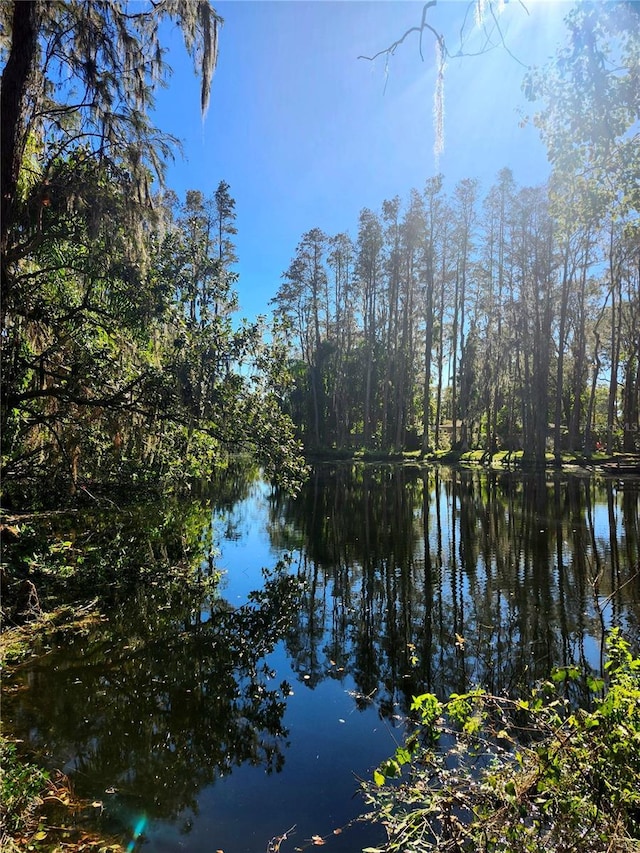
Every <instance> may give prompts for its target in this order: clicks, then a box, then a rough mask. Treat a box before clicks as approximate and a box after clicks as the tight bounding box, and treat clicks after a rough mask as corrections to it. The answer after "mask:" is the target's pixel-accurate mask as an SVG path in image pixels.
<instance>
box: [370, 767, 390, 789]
mask: <svg viewBox="0 0 640 853" xmlns="http://www.w3.org/2000/svg"><path fill="white" fill-rule="evenodd" d="M373 781H374V782H375V783H376V785H377V786H378V787H379V788H380V787H382V785H384V783H385V782H386V781H387V780H386V778H385V776H384V774H383V773H381V772H380V771H379V770H374V771H373Z"/></svg>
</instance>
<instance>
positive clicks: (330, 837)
mask: <svg viewBox="0 0 640 853" xmlns="http://www.w3.org/2000/svg"><path fill="white" fill-rule="evenodd" d="M33 524H34V527H38V525H37V524H36V523H35V522H33ZM43 532H46V533H47V534H48V535H49V536H53V537H54V539H56V541H57V543H58V544H57V546H56V547H54V548H52V549H51V550H50V553H49V556H50V557H52V556H55V555H57V559H59V571H58V573H57V577H58V580H57V581H56V582H57V583H58V585H59V586H58V589H57V594H58V595H60V593H61V591H62V590H64V593H65V594H66V595H67V596H68V598H69V600H73V599H74V597H77V596H78V595H79V590H80V588H81V587H80V586H78V584H79V583H80V581H79V580H78V577H77V571H76V572H75V573H74V572H71V571H70V569H69V564H70V563H72V562H73V560H75V561H76V569H77V560H78V555H81V560H84V561H86V567H85V568H84V569H83V572H82V579H81V580H82V584H84V587H82V588H83V589H86V585H87V584H89V585H93V588H94V589H96V590H98V589H100V591H101V595H102V598H103V599H104V600H106V601H107V605H106V607H105V615H106V617H107V619H105V621H103V622H101V623H99V624H98V625H97V626H94V627H93V628H91V629H90V630H85V631H79V632H78V633H77V634H76V635H74V636H72V637H71V638H69V637H65V638H64V640H63V641H62V640H61V642H60V643H59V644H56V643H55V642H54V643H50V645H49V647H47V648H45V649H41V650H40V652H41V653H39V654H38V655H36V656H34V657H33V658H32V659H31V660H29V661H27V662H26V663H24V664H22V665H21V666H20V667H19V668H18V669H17V671H16V672H15V673H11V674H10V675H9V676H7V677H6V678H5V681H4V684H3V692H4V696H3V722H4V726H5V731H6V732H12V733H14V734H16V735H17V736H19V737H20V738H22V739H23V740H24V741H25V743H26V744H27V745H28V747H29V749H30V752H31V754H32V755H35V756H36V757H37V758H38V760H39V761H40V762H42V763H43V764H45V765H46V766H48V767H50V768H58V769H60V770H62V771H63V772H64V773H66V774H68V775H69V777H70V779H71V781H72V783H73V785H74V788H75V790H76V792H77V793H78V794H79V795H80V796H82V797H87V798H88V799H89V800H90V801H91V802H93V803H94V805H93V807H92V811H91V815H92V823H93V825H95V826H97V827H99V828H100V829H101V830H103V831H104V832H109V833H115V834H117V835H118V836H119V837H120V838H121V839H122V840H123V841H124V843H125V844H128V845H129V849H130V850H132V851H133V850H134V849H136V850H143V851H149V853H160V851H178V850H188V851H192V853H204V851H207V853H211V851H217V850H222V851H224V853H259V851H265V850H268V849H269V847H268V845H269V843H270V842H271V850H275V849H277V848H279V849H280V850H281V851H283V853H287V851H293V850H296V849H306V848H308V847H311V846H316V845H317V844H318V843H319V841H320V840H322V841H324V842H325V843H326V849H327V851H328V853H331V851H340V853H346V851H350V853H353V851H355V850H358V849H361V848H362V847H364V846H367V845H371V846H374V845H375V844H376V843H379V842H381V841H382V839H383V838H384V833H383V831H382V830H381V829H380V828H376V827H371V826H368V825H365V824H362V823H358V822H354V821H355V818H356V817H357V816H358V815H359V814H360V813H361V812H362V810H363V809H364V804H363V801H362V800H361V799H360V797H359V796H358V779H359V778H365V777H366V778H370V776H371V773H372V771H373V769H374V768H375V767H376V765H377V764H378V763H379V762H380V761H381V760H383V759H384V758H386V757H388V756H389V755H390V754H391V753H392V752H393V751H394V749H395V746H396V743H397V742H398V741H399V740H400V739H401V737H402V733H403V724H404V721H405V719H406V715H407V711H408V707H409V704H410V701H411V697H412V695H417V694H419V693H422V692H425V691H434V692H437V693H438V694H440V695H445V694H447V693H448V692H451V691H452V690H456V691H462V690H464V689H466V688H468V687H469V686H471V685H474V684H478V683H481V684H483V685H484V686H486V687H487V688H488V689H490V690H491V691H494V692H499V691H514V690H516V689H517V688H518V687H519V686H521V685H526V684H531V683H533V682H534V681H535V680H537V679H540V678H543V677H546V676H547V675H548V673H549V671H550V669H551V668H552V667H553V666H557V665H568V664H578V665H579V666H581V667H587V668H589V669H591V670H593V671H598V670H599V669H600V667H601V653H602V649H601V641H602V636H603V630H604V629H605V628H606V627H607V626H609V625H611V624H613V623H615V624H619V625H621V626H622V628H623V630H624V631H625V633H626V634H627V636H628V637H629V638H631V639H632V640H633V639H634V638H638V637H640V577H639V576H638V566H639V542H640V480H638V479H633V478H629V479H626V480H620V479H613V478H611V479H607V478H604V477H596V476H589V475H584V474H580V475H579V474H575V475H574V474H567V473H563V474H550V473H546V474H532V475H524V474H519V473H518V474H516V473H509V472H505V473H496V472H488V471H484V470H468V471H467V470H455V469H449V468H443V467H429V468H418V467H411V466H392V465H346V464H345V465H336V466H320V467H318V468H316V469H315V470H314V472H313V474H312V476H311V479H310V480H309V482H308V483H307V484H306V486H305V488H304V490H303V491H302V493H301V494H300V495H299V496H298V497H297V498H295V499H292V498H291V497H288V496H287V495H285V494H283V493H282V492H279V491H277V490H275V489H272V488H271V487H269V486H268V485H267V484H266V483H264V482H262V481H261V480H260V479H259V478H258V479H253V480H252V479H247V480H244V479H242V478H241V477H238V478H236V480H235V481H234V482H233V483H232V484H227V487H226V488H225V489H220V490H218V491H217V497H216V499H213V500H212V499H207V500H203V499H200V498H199V499H195V498H194V499H193V500H191V501H186V502H182V503H179V504H178V503H167V504H166V505H164V504H163V505H160V504H155V505H153V506H150V507H134V508H117V507H115V506H110V507H107V508H104V509H101V510H100V512H98V511H97V510H95V509H93V510H90V509H87V511H86V513H84V514H82V515H78V514H75V515H73V516H68V517H67V516H63V515H60V516H55V517H53V518H51V517H48V518H46V519H44V518H43V519H42V521H41V523H40V526H39V528H38V529H37V530H35V529H34V531H33V533H34V535H36V534H37V535H41V534H42V533H43ZM178 565H179V566H180V567H181V568H180V569H179V570H174V569H172V570H171V571H169V569H170V568H171V567H175V566H178ZM65 569H67V571H68V577H67V578H66V579H65V577H64V575H65ZM61 576H62V580H60V577H61ZM109 590H110V592H109ZM294 826H295V831H294V832H292V833H291V834H289V835H288V836H287V838H286V839H282V841H281V842H278V841H277V839H278V838H279V837H281V836H282V835H284V834H285V833H286V832H287V830H289V829H291V828H292V827H294ZM314 839H315V841H314Z"/></svg>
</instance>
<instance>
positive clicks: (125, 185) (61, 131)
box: [0, 0, 640, 501]
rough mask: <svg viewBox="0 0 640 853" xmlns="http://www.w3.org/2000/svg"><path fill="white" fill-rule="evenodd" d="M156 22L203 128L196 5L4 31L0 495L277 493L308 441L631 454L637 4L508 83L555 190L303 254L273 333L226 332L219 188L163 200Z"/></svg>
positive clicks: (230, 305)
mask: <svg viewBox="0 0 640 853" xmlns="http://www.w3.org/2000/svg"><path fill="white" fill-rule="evenodd" d="M164 20H168V21H171V22H173V23H175V24H177V25H178V26H179V27H180V29H181V30H182V33H183V35H184V41H185V45H186V48H187V51H188V52H189V54H190V55H191V56H192V58H193V60H194V63H195V65H196V69H197V71H198V73H199V74H200V77H201V80H202V92H201V100H202V109H203V111H206V108H207V105H208V100H209V92H210V84H211V76H212V74H213V71H214V68H215V64H216V57H217V48H218V30H219V26H220V23H221V19H220V18H219V17H218V16H217V14H216V12H215V10H214V9H213V8H212V7H211V5H210V4H209V3H208V2H204V0H199V2H184V1H183V2H180V0H175V2H174V0H172V2H169V0H162V2H157V3H154V4H151V5H150V6H144V8H143V7H141V9H140V10H139V11H137V12H136V13H135V14H134V13H130V12H128V11H127V10H126V9H124V8H123V7H122V5H121V4H120V3H118V2H116V0H108V2H105V3H101V4H95V3H45V2H40V0H33V2H20V3H4V4H2V6H1V7H0V30H1V33H2V42H1V56H0V59H1V60H2V66H3V70H2V132H3V145H2V151H1V163H0V167H1V178H2V217H1V234H0V237H1V243H2V245H1V248H2V317H1V323H2V332H1V339H2V422H1V425H0V426H1V433H2V459H3V461H2V476H3V481H4V486H5V488H4V491H5V496H9V494H10V493H11V494H12V495H13V498H12V499H13V500H14V501H20V500H24V499H25V498H26V497H28V496H31V497H32V496H33V495H35V494H40V495H42V493H43V484H46V489H45V490H44V491H46V492H47V493H49V494H62V493H68V492H71V493H76V492H77V491H78V489H81V488H83V489H90V488H91V487H92V486H94V487H95V486H96V485H97V484H98V483H101V484H104V483H108V484H111V485H113V484H128V483H132V482H142V483H144V482H150V481H152V482H165V483H169V482H170V483H180V482H184V481H186V480H188V479H189V478H191V477H194V476H196V477H197V476H204V477H206V476H208V474H209V473H210V472H211V470H212V469H213V468H215V467H218V468H219V467H220V466H224V465H225V460H227V459H228V458H229V456H230V454H233V453H237V452H238V451H250V452H251V453H253V454H255V455H256V456H257V458H258V460H259V461H260V462H261V463H262V464H263V465H264V466H265V468H266V470H267V471H268V472H270V473H271V474H273V475H274V476H277V477H278V478H279V479H280V480H282V481H285V482H292V479H293V478H295V477H296V476H297V475H298V474H299V473H300V471H301V461H300V452H299V451H300V441H302V442H303V443H304V445H306V447H307V449H318V448H344V447H353V446H360V447H365V448H376V449H378V450H382V451H390V450H396V451H397V450H402V449H414V450H422V451H424V452H428V451H432V450H437V449H441V448H448V447H453V448H456V447H460V448H463V447H480V448H483V449H485V450H487V451H492V450H494V449H497V448H507V449H515V448H523V449H524V450H525V451H526V453H528V454H530V455H531V456H532V457H534V458H537V459H540V458H542V457H543V455H544V453H545V450H546V449H553V450H555V451H556V452H560V450H561V449H563V448H570V449H571V448H585V449H587V450H590V449H593V448H595V447H596V446H598V445H602V446H603V447H605V448H606V449H607V450H609V451H613V450H625V451H633V450H636V449H637V447H638V442H639V438H638V417H639V413H638V408H639V407H638V396H639V387H640V359H639V350H640V244H639V239H638V228H637V212H638V207H639V189H638V183H639V182H638V175H639V174H640V156H639V154H638V147H639V146H638V139H637V131H638V125H637V122H638V115H639V113H640V94H639V93H640V85H638V79H637V77H638V67H640V56H639V54H640V35H639V28H640V14H639V7H638V5H637V4H634V3H626V2H625V3H615V4H590V3H582V4H579V5H578V6H577V7H576V8H575V9H574V10H573V11H572V12H571V13H570V14H569V16H568V17H567V42H566V45H565V46H564V47H563V48H562V49H561V50H560V51H559V53H558V54H557V56H556V58H555V59H554V60H553V61H552V63H551V64H550V66H549V67H548V68H546V69H542V70H541V71H540V72H539V73H538V72H535V71H532V72H530V73H529V75H528V77H527V78H526V80H525V91H526V93H527V95H528V97H529V98H530V99H531V100H532V101H534V102H535V104H536V109H538V112H537V113H536V115H535V118H534V121H535V122H536V124H537V126H538V127H539V129H540V132H541V134H542V137H543V140H544V142H545V143H546V145H547V149H548V152H549V158H550V160H551V163H552V165H553V175H552V178H551V179H550V182H549V184H548V185H547V186H541V187H518V186H517V185H516V184H515V182H514V179H513V177H512V175H511V174H510V173H509V171H508V170H506V169H505V170H503V171H502V172H501V173H500V174H499V175H498V176H497V179H496V183H495V186H493V187H492V188H491V189H490V190H489V191H488V192H486V193H484V194H483V192H482V191H481V188H480V187H479V185H478V183H477V182H476V180H475V179H472V178H470V179H467V180H463V181H461V182H459V183H458V184H457V185H456V186H455V187H453V188H447V186H446V182H445V180H444V179H443V178H442V177H441V176H435V177H431V178H429V179H428V180H427V181H426V184H425V186H424V188H422V189H421V190H419V191H417V190H416V191H412V193H411V195H410V197H409V199H408V200H407V201H406V202H405V203H402V202H401V201H400V198H399V197H396V198H393V199H390V200H386V201H384V202H383V203H382V208H381V211H380V212H375V211H371V210H363V211H362V212H361V214H360V219H359V223H358V231H357V236H356V237H355V239H353V238H351V237H350V236H349V235H347V234H338V235H335V236H328V235H325V234H324V233H323V231H322V230H321V229H320V228H316V229H313V230H311V231H309V232H307V233H306V234H304V235H303V237H302V239H301V241H300V244H299V246H298V248H297V249H296V251H295V256H294V258H293V259H292V261H291V264H290V266H289V268H288V269H287V270H286V272H285V273H284V275H283V277H282V281H281V284H280V287H279V289H278V291H277V294H276V296H275V298H274V300H273V304H274V323H273V328H272V329H271V330H269V334H265V331H266V330H265V329H263V328H261V326H260V324H259V323H258V322H255V323H246V322H243V323H239V322H238V321H237V320H236V319H235V316H234V310H235V309H236V307H237V301H236V296H235V292H234V286H235V285H236V277H237V276H236V273H235V272H234V263H235V262H236V260H237V259H236V254H235V248H234V235H235V233H236V227H235V202H234V199H233V196H232V191H231V187H229V185H228V184H227V183H226V182H225V181H224V180H222V181H220V183H219V185H218V188H217V190H216V191H215V192H214V193H213V194H212V195H211V197H205V195H204V194H203V193H202V192H201V191H200V190H198V189H193V190H192V191H189V192H187V193H186V196H185V197H184V198H178V197H177V196H176V194H175V193H173V192H171V190H169V189H167V188H166V187H165V185H164V183H163V172H164V168H165V165H166V163H167V161H168V159H169V158H170V157H171V156H172V155H173V153H174V152H175V150H176V148H177V142H176V140H175V139H173V138H171V137H169V136H167V135H166V134H163V133H162V131H161V130H159V129H158V128H156V127H155V126H154V124H153V122H152V120H151V118H150V116H151V115H152V110H153V104H154V98H153V96H154V92H155V90H156V89H157V87H158V86H159V85H161V84H162V83H164V82H165V81H166V79H167V75H168V68H167V66H166V65H165V63H164V59H163V50H162V44H161V38H160V32H161V30H160V25H161V23H162V22H163V21H164ZM478 156H482V154H481V151H479V153H478Z"/></svg>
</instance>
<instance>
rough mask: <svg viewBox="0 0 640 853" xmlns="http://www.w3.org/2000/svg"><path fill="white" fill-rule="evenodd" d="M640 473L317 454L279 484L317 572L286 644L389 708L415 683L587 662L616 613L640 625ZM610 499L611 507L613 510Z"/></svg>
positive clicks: (276, 525)
mask: <svg viewBox="0 0 640 853" xmlns="http://www.w3.org/2000/svg"><path fill="white" fill-rule="evenodd" d="M639 495H640V491H639V485H638V480H635V481H634V480H630V481H628V482H627V483H626V484H622V483H618V482H617V481H613V480H604V479H603V480H598V479H596V478H593V477H589V476H571V475H549V474H547V473H544V472H543V473H538V474H521V473H517V474H516V473H511V472H510V473H496V472H486V471H482V470H474V471H471V470H459V471H457V470H451V469H446V468H437V467H436V468H428V469H417V468H413V467H410V466H372V465H360V466H350V465H343V466H335V467H328V466H326V467H319V468H317V469H316V471H315V473H314V476H313V478H312V479H311V481H310V482H309V483H308V485H307V487H306V489H305V491H304V493H303V495H301V496H300V497H299V498H298V499H297V500H295V501H291V500H290V499H288V498H286V497H285V496H283V495H282V494H278V493H275V494H274V495H273V497H272V520H271V531H272V538H273V541H274V542H275V543H277V544H280V545H286V546H291V545H292V544H297V546H298V547H299V549H300V554H301V571H302V573H303V575H304V578H305V580H306V593H305V597H304V606H303V608H302V610H301V611H300V614H299V617H298V619H299V621H298V625H297V629H296V631H295V632H294V633H293V634H292V637H291V639H290V641H289V651H290V654H291V656H292V658H293V659H294V661H295V667H296V669H297V670H298V671H299V672H309V673H312V674H313V677H314V678H315V679H316V681H317V680H319V679H321V678H322V677H326V676H323V673H329V677H335V673H336V667H335V666H332V665H331V662H332V661H333V662H338V663H339V666H340V667H341V668H344V670H343V671H345V672H349V673H350V674H351V675H352V676H353V677H354V679H355V680H356V683H357V688H358V691H359V692H360V693H361V694H362V695H365V696H369V695H371V693H372V691H377V695H376V702H377V703H378V705H379V708H380V712H381V713H382V714H383V715H387V716H391V715H393V714H394V713H396V712H397V711H398V703H399V704H400V706H401V711H402V712H403V713H404V712H405V711H406V709H407V707H408V703H409V701H410V699H411V696H412V695H416V694H417V693H420V692H424V691H426V690H429V691H435V692H438V693H439V694H441V695H446V694H448V693H449V692H451V691H458V692H461V691H464V690H467V689H468V688H469V686H470V685H472V684H477V683H480V684H483V685H485V686H486V687H487V688H488V689H489V690H491V691H492V692H500V691H503V690H507V691H508V690H513V689H515V688H516V687H518V686H520V685H523V684H530V683H532V682H534V681H535V680H537V679H539V678H544V677H546V676H547V675H548V674H549V671H550V669H551V668H552V667H553V666H566V665H568V664H573V663H577V664H579V665H581V666H586V667H591V668H597V667H598V664H599V657H598V655H599V647H600V645H599V644H600V640H601V637H602V631H603V627H604V626H606V625H609V624H612V623H620V624H622V625H623V627H625V628H626V630H627V633H628V635H629V636H630V637H637V636H639V627H640V577H638V574H637V573H638V542H639V534H638V512H639ZM605 508H606V515H605V512H604V510H605Z"/></svg>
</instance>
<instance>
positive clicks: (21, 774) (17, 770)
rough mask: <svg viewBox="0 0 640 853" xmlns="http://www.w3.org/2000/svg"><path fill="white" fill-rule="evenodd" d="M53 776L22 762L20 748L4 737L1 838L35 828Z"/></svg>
mask: <svg viewBox="0 0 640 853" xmlns="http://www.w3.org/2000/svg"><path fill="white" fill-rule="evenodd" d="M48 779H49V776H48V774H47V773H45V772H44V771H43V770H40V768H38V767H36V766H35V765H33V764H27V763H24V762H22V761H21V760H20V759H19V758H18V756H17V754H16V745H15V744H14V743H11V742H10V741H8V740H6V739H5V738H3V737H0V795H1V796H0V837H1V838H2V839H5V838H6V836H10V835H16V834H19V833H22V832H25V831H29V830H30V829H32V828H33V827H32V824H33V820H34V814H35V812H36V810H37V808H38V807H39V806H40V805H42V799H41V796H42V794H43V792H44V791H45V789H46V787H47V782H48Z"/></svg>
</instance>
